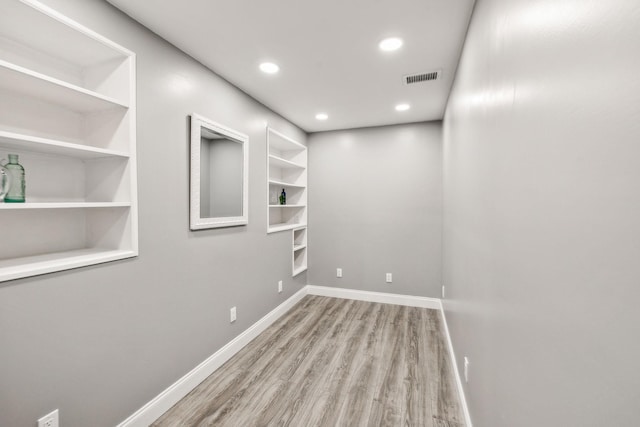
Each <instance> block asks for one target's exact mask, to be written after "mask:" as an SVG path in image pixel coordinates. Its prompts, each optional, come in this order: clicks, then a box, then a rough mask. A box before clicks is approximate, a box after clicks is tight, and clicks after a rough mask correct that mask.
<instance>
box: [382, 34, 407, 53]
mask: <svg viewBox="0 0 640 427" xmlns="http://www.w3.org/2000/svg"><path fill="white" fill-rule="evenodd" d="M401 46H402V39H400V38H398V37H389V38H388V39H384V40H382V41H381V42H380V44H379V45H378V47H380V49H382V50H384V51H385V52H390V51H392V50H398V49H400V47H401Z"/></svg>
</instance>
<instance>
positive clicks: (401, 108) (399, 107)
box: [396, 104, 411, 111]
mask: <svg viewBox="0 0 640 427" xmlns="http://www.w3.org/2000/svg"><path fill="white" fill-rule="evenodd" d="M409 108H411V105H409V104H398V105H396V111H407V110H408V109H409Z"/></svg>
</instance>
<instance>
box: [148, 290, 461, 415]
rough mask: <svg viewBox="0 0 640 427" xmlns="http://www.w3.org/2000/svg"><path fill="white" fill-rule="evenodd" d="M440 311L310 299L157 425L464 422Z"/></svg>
mask: <svg viewBox="0 0 640 427" xmlns="http://www.w3.org/2000/svg"><path fill="white" fill-rule="evenodd" d="M446 345H447V344H446V340H445V337H444V334H443V327H442V320H441V318H440V313H439V312H438V311H436V310H429V309H424V308H414V307H405V306H399V305H389V304H377V303H369V302H362V301H353V300H345V299H336V298H327V297H319V296H307V297H305V298H304V299H303V300H302V301H300V302H299V303H298V304H297V305H296V306H295V307H293V308H292V309H291V310H290V311H289V312H287V313H286V314H285V315H284V316H282V317H281V318H280V319H278V321H276V322H275V323H274V324H273V325H271V327H269V328H268V329H267V330H266V331H264V332H263V333H262V334H261V335H260V336H258V337H257V338H256V339H255V340H253V341H252V342H251V343H249V345H247V346H246V347H245V348H244V349H242V350H241V351H240V352H238V353H237V354H236V355H235V356H234V357H233V358H231V359H230V360H229V361H228V362H227V363H225V364H224V365H223V366H222V367H220V369H218V370H217V371H216V372H214V373H213V374H212V375H211V376H209V378H207V379H206V380H205V381H203V382H202V383H201V384H200V385H199V386H198V387H196V388H195V389H194V390H193V391H192V392H191V393H189V394H188V395H187V396H185V398H184V399H182V400H181V401H180V402H178V403H177V404H176V405H175V406H174V407H173V408H171V409H170V410H169V411H167V412H166V413H165V414H164V415H163V416H162V417H160V418H159V419H158V420H157V421H156V422H155V423H154V424H152V425H153V426H154V427H161V426H162V427H166V426H229V427H231V426H232V427H250V426H293V427H307V426H348V427H352V426H425V427H464V418H463V415H462V410H461V406H460V402H459V399H458V394H457V390H456V385H455V380H454V376H453V371H452V365H451V361H450V360H449V353H448V352H447V347H446Z"/></svg>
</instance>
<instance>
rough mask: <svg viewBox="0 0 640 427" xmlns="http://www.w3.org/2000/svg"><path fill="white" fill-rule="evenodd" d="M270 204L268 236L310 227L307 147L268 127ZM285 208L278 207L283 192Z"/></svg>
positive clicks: (283, 206)
mask: <svg viewBox="0 0 640 427" xmlns="http://www.w3.org/2000/svg"><path fill="white" fill-rule="evenodd" d="M267 147H268V153H269V155H268V157H267V163H268V164H267V170H268V171H269V177H268V186H267V187H268V189H267V191H268V193H267V200H268V203H269V206H268V209H267V216H268V219H269V221H268V224H269V225H268V229H267V232H268V233H273V232H277V231H283V230H293V229H294V228H298V227H300V226H306V224H307V147H305V146H304V145H302V144H300V143H299V142H297V141H295V140H293V139H291V138H289V137H287V136H285V135H283V134H282V133H280V132H278V131H276V130H274V129H271V128H269V127H268V128H267ZM283 189H284V190H285V193H286V194H287V203H286V205H281V204H279V196H280V193H281V192H282V190H283Z"/></svg>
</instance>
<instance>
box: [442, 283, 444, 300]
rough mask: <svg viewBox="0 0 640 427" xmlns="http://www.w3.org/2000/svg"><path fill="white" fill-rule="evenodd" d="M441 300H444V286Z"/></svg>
mask: <svg viewBox="0 0 640 427" xmlns="http://www.w3.org/2000/svg"><path fill="white" fill-rule="evenodd" d="M442 299H444V285H442Z"/></svg>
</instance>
